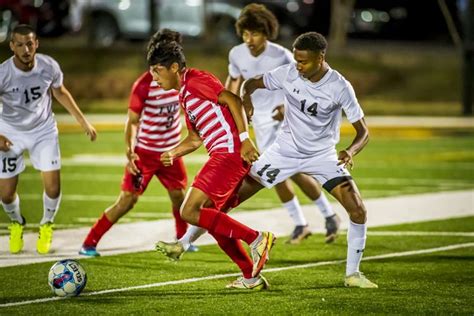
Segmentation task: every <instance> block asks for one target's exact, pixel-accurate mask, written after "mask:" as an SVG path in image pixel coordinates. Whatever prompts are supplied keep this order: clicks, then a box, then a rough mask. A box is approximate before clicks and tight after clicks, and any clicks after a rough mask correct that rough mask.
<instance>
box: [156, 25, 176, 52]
mask: <svg viewBox="0 0 474 316" xmlns="http://www.w3.org/2000/svg"><path fill="white" fill-rule="evenodd" d="M171 41H175V42H176V43H178V44H179V45H181V44H182V42H183V38H182V36H181V33H179V32H176V31H173V30H170V29H167V28H165V29H162V30H159V31H158V32H156V33H155V34H153V35H152V37H151V38H150V40H149V41H148V45H147V51H149V50H150V47H151V46H153V45H156V43H158V42H171Z"/></svg>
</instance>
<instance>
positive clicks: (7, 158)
mask: <svg viewBox="0 0 474 316" xmlns="http://www.w3.org/2000/svg"><path fill="white" fill-rule="evenodd" d="M2 125H3V124H2ZM0 135H3V136H5V137H6V138H8V139H9V140H10V141H11V142H12V144H13V145H12V146H11V147H10V150H9V151H7V152H5V151H0V179H8V178H12V177H14V176H16V175H18V174H20V173H21V172H23V170H25V161H24V159H23V153H24V152H25V151H28V153H29V155H30V160H31V163H32V164H33V167H34V168H35V169H37V170H40V171H52V170H59V169H61V155H60V151H59V140H58V130H57V128H56V126H55V125H54V126H47V127H41V128H38V129H34V130H31V131H15V130H14V129H12V127H7V126H0Z"/></svg>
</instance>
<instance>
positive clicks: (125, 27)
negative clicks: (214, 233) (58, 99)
mask: <svg viewBox="0 0 474 316" xmlns="http://www.w3.org/2000/svg"><path fill="white" fill-rule="evenodd" d="M251 2H257V3H263V4H265V5H266V6H267V7H268V8H269V9H270V10H272V11H273V12H274V13H275V15H276V16H277V18H278V19H279V22H280V36H279V38H278V40H277V42H279V43H280V44H282V45H283V46H286V47H288V48H291V44H292V42H293V40H294V39H295V37H296V36H297V35H298V34H300V33H302V32H306V31H317V32H320V33H322V34H324V35H325V36H327V38H328V40H329V50H328V57H327V59H328V62H329V63H330V64H331V66H332V67H333V68H335V69H337V70H338V71H339V72H341V73H342V74H343V75H344V76H345V77H346V78H347V79H348V80H350V81H351V82H352V84H353V85H354V87H355V90H356V93H357V96H358V98H359V100H360V101H361V104H362V106H363V108H364V110H365V112H366V113H367V114H369V115H424V116H426V115H429V116H462V115H472V98H473V97H472V94H473V91H474V86H473V72H474V71H473V67H474V66H473V64H474V63H473V46H474V44H473V42H474V40H473V37H474V35H473V34H474V31H473V28H474V22H473V20H474V18H473V13H472V12H473V10H474V9H473V7H474V4H473V2H474V1H473V0H457V1H456V0H425V1H409V0H384V1H380V0H289V1H281V0H274V1H247V0H230V1H224V0H69V1H66V0H65V1H53V0H0V52H1V53H0V58H1V59H2V60H5V59H6V58H8V57H9V56H11V52H10V50H9V48H8V41H9V30H10V29H11V28H12V26H14V25H16V24H17V23H28V24H31V25H33V26H34V27H36V29H37V32H38V35H39V36H40V49H39V52H42V53H45V54H49V55H51V56H53V57H54V58H55V59H57V60H58V61H59V63H60V65H61V66H62V69H63V71H64V73H65V84H66V86H67V87H68V88H69V89H70V90H71V92H72V93H73V95H74V97H75V98H76V99H77V100H78V101H79V104H80V106H81V108H82V109H83V110H84V111H85V112H94V113H125V112H126V109H127V99H128V95H129V92H130V88H131V85H132V83H133V81H134V80H135V79H136V78H137V77H138V76H139V75H140V74H141V73H142V72H143V71H145V70H146V68H147V66H146V63H145V45H146V40H147V38H149V36H150V34H152V33H154V32H155V31H156V30H158V29H159V28H163V27H168V28H171V29H174V30H177V31H179V32H181V33H182V34H183V35H185V40H184V47H185V52H186V57H187V60H188V66H190V67H196V68H202V69H205V70H208V71H211V72H213V73H215V74H216V75H217V76H218V77H219V78H220V79H221V80H223V81H224V80H225V78H226V76H227V54H228V51H229V49H230V48H231V47H232V46H233V45H235V44H238V43H240V39H239V38H237V37H236V35H235V29H234V23H235V21H236V19H237V17H238V15H239V13H240V10H241V9H242V8H243V7H244V6H245V5H246V4H248V3H251ZM56 111H59V112H60V111H61V109H60V108H56Z"/></svg>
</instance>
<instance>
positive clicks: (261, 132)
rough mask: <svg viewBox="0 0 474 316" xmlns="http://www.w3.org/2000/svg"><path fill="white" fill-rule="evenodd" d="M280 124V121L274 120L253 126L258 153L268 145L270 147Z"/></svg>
mask: <svg viewBox="0 0 474 316" xmlns="http://www.w3.org/2000/svg"><path fill="white" fill-rule="evenodd" d="M280 126H281V122H279V121H275V124H267V125H265V126H263V127H257V126H254V127H253V131H254V132H255V140H256V143H257V148H258V150H259V151H260V153H263V152H264V151H265V150H267V148H268V147H270V145H271V144H273V142H274V141H275V139H276V137H277V133H278V130H279V129H280Z"/></svg>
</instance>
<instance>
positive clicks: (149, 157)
mask: <svg viewBox="0 0 474 316" xmlns="http://www.w3.org/2000/svg"><path fill="white" fill-rule="evenodd" d="M135 153H136V154H137V155H138V160H136V161H135V164H136V165H137V167H138V169H140V174H139V175H137V176H134V175H132V174H131V173H130V172H129V171H128V170H127V168H126V167H125V173H124V175H123V179H122V186H121V188H122V191H126V192H133V193H137V194H142V193H143V192H145V190H146V188H147V187H148V183H150V180H151V178H153V176H154V175H155V176H157V178H158V180H160V182H161V184H163V186H164V187H165V188H166V189H167V190H168V191H170V190H176V189H185V188H186V185H187V182H188V177H187V175H186V168H185V167H184V163H183V159H182V158H181V157H180V158H177V159H175V160H174V162H173V165H171V166H169V167H165V166H164V165H163V164H162V163H161V161H160V156H161V153H159V152H154V151H150V150H146V149H142V148H139V147H137V148H135Z"/></svg>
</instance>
